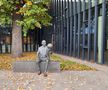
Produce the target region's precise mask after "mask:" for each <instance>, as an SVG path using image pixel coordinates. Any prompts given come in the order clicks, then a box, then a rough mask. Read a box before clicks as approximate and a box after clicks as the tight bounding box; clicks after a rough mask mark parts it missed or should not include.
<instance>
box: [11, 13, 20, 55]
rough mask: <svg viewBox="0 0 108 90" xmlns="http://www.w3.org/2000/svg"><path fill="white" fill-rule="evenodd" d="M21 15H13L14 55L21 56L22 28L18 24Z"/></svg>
mask: <svg viewBox="0 0 108 90" xmlns="http://www.w3.org/2000/svg"><path fill="white" fill-rule="evenodd" d="M20 18H21V16H19V15H16V14H14V15H13V24H12V50H11V51H12V56H13V57H19V56H21V55H22V28H21V26H19V25H17V23H16V20H19V19H20Z"/></svg>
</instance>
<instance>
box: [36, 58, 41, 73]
mask: <svg viewBox="0 0 108 90" xmlns="http://www.w3.org/2000/svg"><path fill="white" fill-rule="evenodd" d="M41 62H42V61H41V60H38V62H37V63H38V67H39V70H38V71H39V73H38V75H40V74H41V73H42V72H41Z"/></svg>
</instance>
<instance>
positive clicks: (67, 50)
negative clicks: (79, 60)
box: [66, 0, 69, 55]
mask: <svg viewBox="0 0 108 90" xmlns="http://www.w3.org/2000/svg"><path fill="white" fill-rule="evenodd" d="M66 4H67V5H66V8H67V11H66V12H67V16H66V18H67V46H66V47H67V48H66V54H67V55H68V53H69V0H67V2H66Z"/></svg>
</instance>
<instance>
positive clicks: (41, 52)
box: [37, 40, 50, 77]
mask: <svg viewBox="0 0 108 90" xmlns="http://www.w3.org/2000/svg"><path fill="white" fill-rule="evenodd" d="M41 44H42V46H41V47H39V48H38V52H37V55H38V66H39V73H38V75H40V74H41V73H42V72H41V63H42V62H44V65H45V66H44V76H45V77H47V69H48V63H49V61H50V56H49V54H50V49H49V48H48V47H47V46H46V41H45V40H43V41H42V43H41Z"/></svg>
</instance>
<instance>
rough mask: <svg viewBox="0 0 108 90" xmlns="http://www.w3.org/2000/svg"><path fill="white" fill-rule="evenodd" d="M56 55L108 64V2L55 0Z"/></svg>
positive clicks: (53, 1) (99, 0) (103, 0)
mask: <svg viewBox="0 0 108 90" xmlns="http://www.w3.org/2000/svg"><path fill="white" fill-rule="evenodd" d="M52 5H53V10H52V11H53V12H52V13H53V17H54V19H53V30H54V33H53V34H54V46H55V47H54V50H55V52H56V53H60V54H65V55H68V56H73V57H76V58H81V59H82V60H88V61H92V62H97V63H101V64H103V63H107V62H108V0H52Z"/></svg>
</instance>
